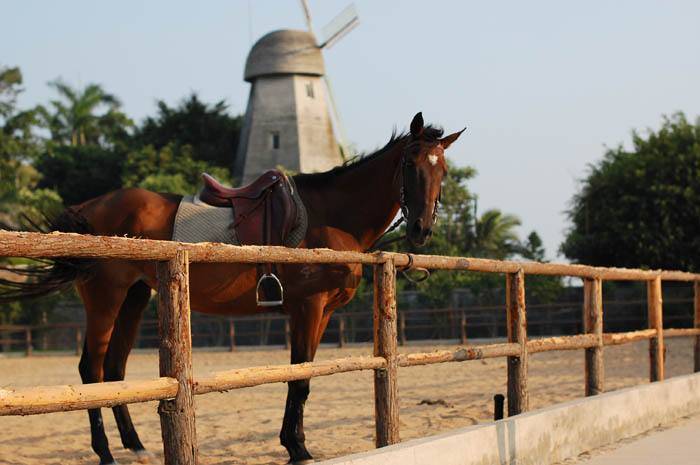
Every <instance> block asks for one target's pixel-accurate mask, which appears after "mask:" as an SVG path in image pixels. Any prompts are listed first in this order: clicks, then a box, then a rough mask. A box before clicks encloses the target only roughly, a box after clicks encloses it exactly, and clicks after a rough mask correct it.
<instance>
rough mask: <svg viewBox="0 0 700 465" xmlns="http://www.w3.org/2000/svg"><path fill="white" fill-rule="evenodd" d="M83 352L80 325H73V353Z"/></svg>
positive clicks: (79, 353)
mask: <svg viewBox="0 0 700 465" xmlns="http://www.w3.org/2000/svg"><path fill="white" fill-rule="evenodd" d="M82 354H83V332H82V331H81V329H80V326H76V327H75V355H78V356H80V355H82Z"/></svg>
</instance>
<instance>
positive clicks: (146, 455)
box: [134, 449, 157, 464]
mask: <svg viewBox="0 0 700 465" xmlns="http://www.w3.org/2000/svg"><path fill="white" fill-rule="evenodd" d="M134 454H136V463H146V464H148V463H157V462H156V456H155V455H154V454H153V453H152V452H151V451H148V450H146V449H141V450H135V451H134Z"/></svg>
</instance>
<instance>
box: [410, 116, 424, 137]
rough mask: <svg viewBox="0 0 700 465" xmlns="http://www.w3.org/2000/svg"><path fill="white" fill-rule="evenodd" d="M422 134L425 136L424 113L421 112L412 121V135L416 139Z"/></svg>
mask: <svg viewBox="0 0 700 465" xmlns="http://www.w3.org/2000/svg"><path fill="white" fill-rule="evenodd" d="M421 134H423V113H421V112H420V111H419V112H418V113H416V116H414V117H413V121H411V135H412V136H413V137H414V138H416V137H420V136H421Z"/></svg>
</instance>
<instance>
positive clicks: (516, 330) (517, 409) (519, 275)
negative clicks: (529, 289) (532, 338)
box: [506, 270, 529, 417]
mask: <svg viewBox="0 0 700 465" xmlns="http://www.w3.org/2000/svg"><path fill="white" fill-rule="evenodd" d="M506 307H507V308H506V312H507V314H506V316H507V329H508V342H514V343H517V344H519V345H520V355H519V356H516V357H508V416H509V417H512V416H514V415H518V414H520V413H522V412H526V411H527V410H528V404H529V395H528V392H527V359H528V354H527V317H526V314H525V274H524V273H523V271H522V270H520V271H518V272H516V273H508V274H506Z"/></svg>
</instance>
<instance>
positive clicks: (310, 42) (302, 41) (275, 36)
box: [243, 29, 325, 82]
mask: <svg viewBox="0 0 700 465" xmlns="http://www.w3.org/2000/svg"><path fill="white" fill-rule="evenodd" d="M324 73H325V67H324V65H323V57H322V56H321V49H320V48H318V46H317V45H316V39H315V38H314V36H313V34H311V33H310V32H308V31H295V30H289V29H284V30H281V31H273V32H270V33H268V34H266V35H264V36H262V37H261V38H260V39H259V40H258V41H257V42H256V43H255V45H253V48H252V49H251V50H250V53H249V54H248V59H247V60H246V63H245V73H244V75H243V78H244V79H245V80H246V81H248V82H251V81H253V80H254V79H255V78H257V77H260V76H268V75H275V74H308V75H313V76H321V75H323V74H324Z"/></svg>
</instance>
